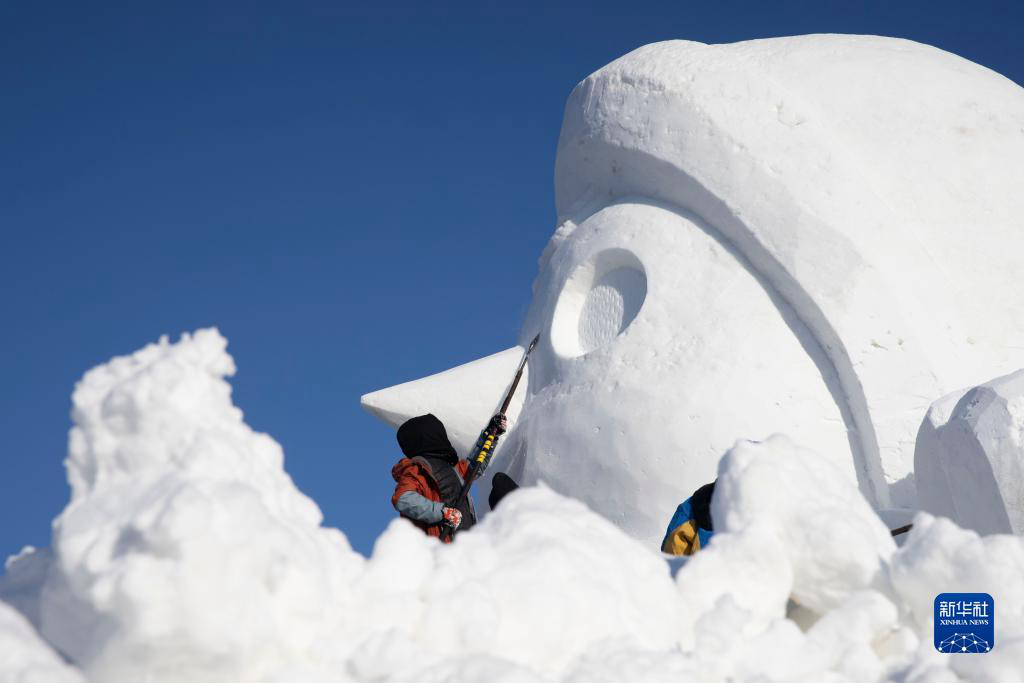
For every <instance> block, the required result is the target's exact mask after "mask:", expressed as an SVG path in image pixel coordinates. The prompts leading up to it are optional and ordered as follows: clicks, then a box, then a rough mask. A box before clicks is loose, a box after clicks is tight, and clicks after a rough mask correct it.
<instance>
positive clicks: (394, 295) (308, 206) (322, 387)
mask: <svg viewBox="0 0 1024 683" xmlns="http://www.w3.org/2000/svg"><path fill="white" fill-rule="evenodd" d="M87 5H88V6H87ZM1022 25H1024V9H1022V5H1021V4H1020V3H1015V2H977V1H975V2H957V3H942V2H916V1H915V2H898V3H895V2H860V3H824V2H781V3H761V2H748V3H737V2H717V3H686V2H647V3H645V2H628V3H627V2H600V1H599V2H586V3H583V2H579V3H576V2H559V3H551V2H545V3H540V2H537V3H533V2H519V3H496V2H473V3H469V2H465V3H463V2H457V3H456V2H452V3H425V2H409V3H402V2H398V3H366V4H365V5H361V6H359V5H349V4H346V3H341V2H301V1H296V2H289V3H262V2H246V3H241V2H210V3H196V2H176V3H159V4H158V3H127V2H125V3H118V2H106V3H72V2H52V3H38V2H28V1H25V2H17V1H15V2H6V3H3V4H0V98H2V100H0V101H2V107H0V292H2V294H0V330H2V331H0V378H2V382H0V444H2V452H0V457H2V463H3V468H2V475H0V555H6V554H9V553H14V552H16V551H17V550H18V549H20V548H21V546H22V545H25V544H33V545H46V544H47V543H48V539H49V524H50V520H51V519H52V518H53V517H54V516H55V515H56V514H57V513H58V512H59V511H60V510H61V509H62V508H63V506H64V504H65V503H66V501H67V497H68V489H67V485H66V483H65V479H64V471H63V467H62V460H63V457H64V454H65V451H66V440H67V430H68V428H69V426H70V421H69V417H68V412H69V407H70V400H69V396H70V392H71V389H72V387H73V385H74V383H75V382H76V381H77V380H78V379H79V378H80V377H81V375H82V373H83V372H85V371H86V370H87V369H89V368H90V367H92V366H94V365H96V364H98V363H101V362H104V361H106V360H108V359H109V358H110V357H112V356H114V355H120V354H124V353H128V352H131V351H133V350H135V349H137V348H139V347H141V346H143V345H144V344H146V343H148V342H150V341H154V340H156V339H157V338H158V337H159V336H160V335H162V334H170V335H172V336H173V337H175V338H176V337H177V336H178V335H179V334H180V333H181V332H183V331H187V330H194V329H196V328H200V327H206V326H211V325H215V326H217V327H219V328H220V330H221V331H222V332H223V333H224V334H225V335H226V336H227V337H228V338H229V340H230V347H229V350H230V351H231V353H232V354H233V355H234V357H235V360H236V362H237V364H238V367H239V372H238V374H237V375H236V377H235V378H234V380H233V385H234V388H235V391H234V397H235V402H236V403H237V404H238V405H239V406H240V407H241V408H242V409H243V410H244V411H245V415H246V419H247V421H248V422H249V423H250V424H251V425H252V426H253V427H254V428H256V429H258V430H261V431H265V432H268V433H270V434H271V435H272V436H273V437H274V438H275V439H277V440H278V441H279V442H281V444H282V445H283V446H284V448H285V454H286V467H287V469H288V471H289V472H290V474H291V475H292V477H293V478H294V479H295V481H296V483H297V484H298V485H299V487H300V488H301V489H302V490H303V491H305V492H306V493H307V494H309V495H310V496H312V497H313V498H314V499H315V500H316V501H317V503H318V504H319V505H320V507H321V509H322V510H323V512H324V516H325V520H326V523H327V524H330V525H332V526H337V527H340V528H341V529H342V530H344V531H345V532H346V534H347V535H348V536H349V538H350V540H351V541H352V543H353V545H354V546H355V547H356V548H357V549H359V550H360V551H362V552H368V551H369V550H370V548H371V546H372V543H373V539H374V538H375V537H376V535H377V534H378V533H379V532H380V530H381V529H383V527H384V526H385V525H386V524H387V523H388V521H389V520H390V519H391V518H392V517H393V516H394V512H393V510H392V509H391V507H390V501H389V496H390V493H391V489H392V485H393V482H392V481H391V478H390V467H391V465H392V464H393V462H394V461H395V460H396V459H397V457H398V455H399V453H398V450H397V447H396V446H395V442H394V436H393V434H392V432H391V430H390V429H389V428H387V427H386V426H385V425H383V424H381V423H378V422H376V421H375V420H374V419H372V418H371V417H369V416H368V415H366V414H365V413H363V412H362V410H361V409H360V408H359V396H360V395H361V394H363V393H365V392H367V391H370V390H373V389H377V388H381V387H384V386H389V385H392V384H396V383H398V382H402V381H406V380H409V379H414V378H416V377H420V376H423V375H425V374H429V373H432V372H437V371H440V370H443V369H446V368H448V367H451V366H453V365H456V364H459V363H462V362H466V361H469V360H472V359H474V358H477V357H479V356H482V355H486V354H488V353H492V352H494V351H497V350H500V349H504V348H507V347H508V346H510V345H512V344H513V343H514V341H515V337H516V332H517V331H518V328H519V323H520V322H521V320H522V317H523V315H524V314H525V311H526V307H527V305H528V303H529V296H530V283H531V281H532V278H533V276H534V274H535V267H536V259H537V256H538V255H539V254H540V251H541V249H542V248H543V246H544V244H545V243H546V241H547V239H548V237H549V235H550V233H551V231H552V229H553V227H554V226H553V221H554V199H553V181H552V178H553V173H552V171H553V165H554V157H555V145H556V142H557V139H558V131H559V126H560V123H561V115H562V108H563V105H564V103H565V98H566V97H567V96H568V94H569V91H570V90H571V89H572V87H573V86H574V85H575V84H576V83H577V82H578V81H579V80H581V79H582V78H584V77H585V76H587V74H589V73H590V72H592V71H594V70H595V69H597V68H599V67H601V66H602V65H604V64H606V63H607V62H609V61H611V60H613V59H614V58H616V57H618V56H620V55H622V54H624V53H626V52H628V51H630V50H632V49H634V48H636V47H638V46H640V45H643V44H645V43H649V42H653V41H657V40H665V39H670V38H686V39H691V40H698V41H702V42H732V41H737V40H745V39H751V38H761V37H770V36H779V35H793V34H801V33H818V32H836V33H874V34H881V35H891V36H900V37H905V38H910V39H913V40H918V41H921V42H926V43H930V44H933V45H936V46H938V47H941V48H943V49H946V50H949V51H952V52H955V53H957V54H960V55H962V56H964V57H967V58H969V59H971V60H973V61H976V62H979V63H981V64H983V65H985V66H988V67H990V68H992V69H994V70H996V71H999V72H1000V73H1002V74H1004V75H1006V76H1008V77H1010V78H1012V79H1013V80H1015V81H1017V82H1018V83H1022V82H1024V44H1022V43H1021V41H1020V37H1019V32H1020V26H1022Z"/></svg>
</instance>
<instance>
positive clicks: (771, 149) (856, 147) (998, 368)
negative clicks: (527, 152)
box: [375, 35, 1024, 543]
mask: <svg viewBox="0 0 1024 683" xmlns="http://www.w3.org/2000/svg"><path fill="white" fill-rule="evenodd" d="M1022 159H1024V89H1022V88H1021V87H1020V86H1019V85H1017V84H1016V83H1013V82H1012V81H1010V80H1008V79H1006V78H1004V77H1003V76H1000V75H999V74H997V73H994V72H992V71H990V70H989V69H986V68H984V67H982V66H979V65H977V64H974V63H971V62H969V61H967V60H965V59H962V58H961V57H958V56H956V55H952V54H949V53H947V52H943V51H942V50H938V49H936V48H933V47H929V46H926V45H921V44H918V43H914V42H910V41H906V40H900V39H894V38H883V37H877V36H850V35H812V36H800V37H792V38H772V39H766V40H755V41H748V42H740V43H733V44H728V45H705V44H701V43H696V42H688V41H667V42H662V43H655V44H652V45H646V46H644V47H641V48H639V49H637V50H635V51H633V52H631V53H629V54H627V55H625V56H623V57H621V58H619V59H617V60H615V61H614V62H612V63H611V64H608V65H607V66H605V67H603V68H601V69H599V70H598V71H596V72H595V73H593V74H592V75H590V76H589V77H587V78H586V79H585V80H584V81H583V82H581V83H580V84H579V85H578V86H576V88H575V89H574V90H573V92H572V94H571V96H570V97H569V100H568V102H567V104H566V107H565V116H564V119H563V123H562V130H561V136H560V139H559V145H558V156H557V161H556V167H555V188H556V204H557V212H558V218H557V223H558V225H557V228H556V230H555V232H554V235H553V236H552V238H551V240H550V242H549V244H548V246H547V248H546V249H545V250H544V253H543V254H542V255H541V258H540V265H539V272H538V275H537V279H536V280H535V284H534V289H533V301H532V304H531V308H530V312H529V314H528V316H527V319H526V321H525V322H524V324H523V327H522V330H521V333H520V338H519V341H520V343H521V344H525V343H527V342H528V341H529V340H530V339H532V338H533V336H534V335H535V334H537V333H538V332H539V333H541V338H540V343H539V345H538V348H537V350H536V351H535V352H534V356H533V357H532V358H531V362H530V377H529V386H528V391H527V395H526V396H525V400H524V405H523V410H522V414H521V416H520V419H519V420H518V422H517V423H516V424H515V425H514V427H513V429H512V431H511V432H510V433H509V434H508V435H507V436H506V438H505V440H504V445H503V446H502V447H501V450H500V451H499V452H498V454H497V456H496V460H495V466H496V467H502V468H506V469H508V470H509V471H511V472H513V473H514V474H516V475H519V476H520V477H521V479H522V481H524V482H526V483H533V482H537V481H545V482H547V483H548V484H550V485H551V487H552V488H554V489H555V490H556V491H559V492H560V493H563V494H566V495H570V496H572V497H575V498H578V499H580V500H583V501H585V502H587V503H588V504H590V505H591V506H592V507H593V508H594V509H598V510H602V511H607V514H609V515H610V516H611V518H612V520H613V521H614V522H616V523H617V524H618V525H620V527H621V528H623V529H625V530H626V531H627V532H628V533H630V534H631V535H633V536H634V537H635V538H638V539H641V540H644V541H645V542H651V543H653V542H655V541H656V539H657V538H658V537H659V536H660V534H661V533H662V531H663V528H662V527H663V524H664V520H663V519H662V517H663V512H662V511H663V510H664V509H665V508H666V507H668V506H671V505H673V504H674V501H677V500H678V499H679V498H681V497H683V496H685V495H688V494H689V493H690V492H692V491H693V490H694V489H695V488H697V487H698V486H699V485H701V484H703V483H705V482H706V481H708V479H709V478H710V477H711V476H712V475H713V474H714V471H715V465H716V463H717V461H718V458H719V457H720V455H721V454H722V453H723V452H724V451H725V450H726V449H728V448H729V447H730V446H731V445H732V443H733V442H734V441H735V440H736V439H737V438H745V439H755V440H759V439H764V438H766V437H767V436H768V435H770V434H771V433H773V432H782V433H786V434H793V435H794V436H796V437H798V438H799V440H800V442H801V443H802V444H805V445H806V446H808V447H810V448H812V449H813V450H815V451H817V452H819V453H821V455H822V457H827V458H830V459H831V460H832V461H833V462H834V463H835V464H836V465H837V466H838V467H839V468H840V469H841V470H842V471H843V472H844V475H845V476H847V478H848V479H849V480H850V481H856V482H857V483H858V485H859V487H860V489H861V491H862V492H863V493H864V495H865V496H866V497H867V498H868V500H869V501H870V502H871V503H872V504H873V505H874V506H875V507H876V508H877V509H884V508H887V507H890V506H893V507H908V508H912V507H914V506H915V505H916V502H915V501H916V496H915V493H916V492H915V486H914V479H913V471H912V470H913V454H914V443H915V437H916V433H917V429H918V427H919V425H920V423H921V419H922V417H923V415H924V414H925V413H926V412H927V410H928V407H929V405H930V404H931V402H932V401H934V400H935V399H937V398H939V397H941V396H943V395H945V394H947V393H949V392H950V391H954V390H956V389H958V388H961V387H967V386H976V385H977V384H978V383H979V382H983V381H986V380H988V379H989V378H992V377H997V376H1000V375H1003V374H1006V373H1007V372H1012V371H1014V370H1017V369H1019V368H1021V367H1024V345H1022V343H1021V340H1022V339H1024V287H1020V286H1019V282H1018V280H1019V272H1020V268H1019V263H1020V260H1021V254H1024V192H1021V188H1022V187H1024V163H1022V162H1021V160H1022ZM640 298H643V301H642V302H641V304H640V307H639V310H638V311H635V317H634V316H633V315H632V314H633V313H634V311H633V310H632V308H631V306H635V303H636V301H637V300H638V299H640ZM627 313H628V315H627ZM447 378H448V376H447V375H442V376H440V377H437V378H435V380H436V382H437V387H438V391H437V392H435V393H434V396H435V401H436V403H437V405H438V406H439V408H438V410H441V409H442V408H443V407H444V406H446V405H447V402H446V400H445V399H444V398H443V396H444V395H445V392H444V389H443V387H444V386H446V385H447V384H446V382H447ZM426 381H427V382H428V384H417V385H416V387H417V391H420V392H428V390H429V382H430V381H431V380H426ZM492 384H493V383H492ZM407 390H408V387H399V388H395V389H394V390H393V391H392V394H391V396H390V398H389V395H388V391H387V390H385V391H381V392H377V393H376V394H375V403H376V406H377V409H378V414H379V411H380V409H381V408H382V407H384V406H387V405H389V404H393V405H394V406H395V407H396V410H395V411H394V412H393V414H392V415H391V416H390V419H391V420H392V421H393V422H400V421H401V420H402V419H404V418H405V417H409V416H410V415H409V414H403V413H402V411H401V409H400V407H401V406H402V405H403V403H404V401H403V394H404V392H406V391H407ZM497 391H498V389H497V388H495V392H497ZM455 395H458V392H455ZM453 400H454V399H453ZM455 412H458V410H457V409H455Z"/></svg>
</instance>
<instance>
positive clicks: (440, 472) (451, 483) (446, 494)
mask: <svg viewBox="0 0 1024 683" xmlns="http://www.w3.org/2000/svg"><path fill="white" fill-rule="evenodd" d="M412 460H413V461H414V462H418V463H419V464H421V465H423V466H424V467H425V468H426V469H427V471H428V472H429V473H430V477H431V479H433V480H434V484H435V485H436V486H437V490H438V491H439V492H440V493H441V502H442V503H444V506H445V507H450V508H451V507H453V508H456V509H457V510H458V511H459V512H461V513H462V524H460V525H459V531H465V530H466V529H469V528H470V527H471V526H473V525H474V524H476V511H475V510H474V509H473V501H472V500H471V499H470V497H469V496H468V495H467V496H466V497H465V498H464V499H463V500H462V502H461V503H460V504H459V505H456V504H455V501H456V499H458V497H459V493H460V492H461V491H462V484H463V480H462V477H461V476H459V473H458V471H456V469H455V466H454V465H452V464H451V463H448V462H446V461H444V460H443V459H441V458H432V457H424V456H421V455H418V456H416V457H415V458H412Z"/></svg>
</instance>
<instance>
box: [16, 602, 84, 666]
mask: <svg viewBox="0 0 1024 683" xmlns="http://www.w3.org/2000/svg"><path fill="white" fill-rule="evenodd" d="M0 683H85V679H84V678H82V676H81V675H80V674H79V673H78V672H77V671H75V670H74V669H72V668H71V667H69V666H67V665H66V664H64V662H62V661H61V660H60V657H58V656H57V654H56V653H54V651H53V650H52V649H51V648H50V646H49V645H47V644H46V643H44V642H43V640H42V639H41V638H40V637H39V635H38V634H36V632H35V630H34V629H33V628H32V625H31V624H29V623H28V621H27V620H26V619H25V617H23V616H22V615H20V614H18V613H17V612H16V611H15V610H14V608H12V607H11V606H9V605H6V604H4V603H2V602H0Z"/></svg>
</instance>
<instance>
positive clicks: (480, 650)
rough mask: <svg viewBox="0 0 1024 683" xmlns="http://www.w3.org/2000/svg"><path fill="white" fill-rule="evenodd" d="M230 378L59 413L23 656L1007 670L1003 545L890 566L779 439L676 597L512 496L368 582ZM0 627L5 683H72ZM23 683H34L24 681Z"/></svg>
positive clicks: (877, 671) (296, 668) (444, 668)
mask: <svg viewBox="0 0 1024 683" xmlns="http://www.w3.org/2000/svg"><path fill="white" fill-rule="evenodd" d="M233 369H234V365H233V363H232V361H231V358H230V356H228V354H227V353H226V350H225V341H224V339H223V338H222V337H221V336H220V335H219V334H218V333H217V332H216V331H214V330H203V331H199V332H197V333H195V334H194V335H192V336H189V335H185V336H184V337H183V338H182V340H181V341H179V342H178V343H176V344H170V343H168V341H167V340H166V339H164V340H161V341H160V343H158V344H154V345H151V346H148V347H146V348H145V349H143V350H141V351H139V352H137V353H136V354H134V355H132V356H128V357H122V358H116V359H114V360H113V361H111V362H110V363H108V364H106V365H104V366H101V367H99V368H97V369H95V370H92V371H91V372H89V373H87V375H86V376H85V378H84V379H83V380H82V382H81V383H80V384H79V386H78V387H77V389H76V391H75V394H74V412H73V415H74V420H75V426H74V429H73V432H72V437H71V446H70V453H69V457H68V474H69V478H70V480H71V482H72V500H71V502H70V503H69V504H68V507H67V508H66V509H65V510H64V512H63V513H62V514H61V515H60V517H59V518H58V520H57V525H56V527H55V531H54V539H53V541H54V545H53V548H52V555H51V554H50V552H48V551H32V550H31V549H27V550H26V551H23V552H22V553H21V554H20V555H19V556H18V557H17V558H15V559H14V560H12V561H11V563H10V564H9V567H8V576H6V577H4V579H3V580H2V581H0V598H3V599H4V600H5V601H8V602H11V603H13V604H15V605H17V606H18V608H19V609H22V610H26V611H29V612H32V611H33V610H35V609H36V605H38V607H39V612H38V616H32V615H31V614H30V617H31V618H33V619H38V621H39V627H40V632H41V633H42V635H43V636H44V637H45V639H46V640H47V641H49V643H50V644H52V645H53V646H55V647H56V648H58V649H59V650H61V651H62V652H63V653H64V654H65V655H66V656H68V657H69V658H70V660H71V661H72V662H73V663H74V664H75V665H76V666H77V667H78V668H79V669H80V670H81V671H82V672H83V673H84V675H85V676H86V677H87V678H88V680H90V681H94V682H95V683H138V681H147V682H148V683H165V682H166V683H171V682H174V683H200V682H207V681H223V682H227V681H230V682H231V683H248V682H253V683H256V682H260V683H271V682H272V683H314V682H316V683H321V682H323V683H327V682H332V683H333V682H338V683H341V682H353V681H357V682H360V683H362V682H365V683H370V682H371V681H373V682H377V681H391V682H396V683H399V682H401V683H423V682H433V681H436V682H438V683H441V682H451V683H455V682H457V681H458V682H464V681H503V682H505V683H541V682H553V681H568V682H572V683H594V682H595V681H596V682H601V681H607V682H609V683H612V682H616V683H617V682H619V681H627V680H628V681H651V682H660V681H665V682H666V683H667V682H668V681H679V680H703V681H726V680H730V681H795V680H804V681H856V682H857V683H860V682H863V681H881V680H896V681H908V682H909V681H913V682H914V683H921V682H923V681H927V682H930V683H945V682H946V681H953V680H957V679H958V678H962V679H964V680H968V679H970V680H1007V681H1011V680H1020V679H1019V678H1014V676H1015V675H1017V674H1014V673H1012V672H1019V671H1024V574H1022V572H1021V571H1020V567H1021V566H1024V543H1022V541H1021V539H1020V538H1018V537H1014V536H1009V535H1005V536H990V537H986V538H983V539H982V538H979V537H978V536H977V535H976V534H974V533H973V532H969V531H963V530H961V529H959V528H958V527H956V526H955V525H953V524H952V523H951V522H948V521H946V520H937V519H933V518H931V517H929V516H928V515H926V514H922V515H919V516H918V517H917V519H916V520H915V529H914V531H913V532H912V533H911V536H910V538H909V539H908V540H907V542H906V543H905V545H904V546H903V547H902V548H901V549H898V550H897V549H896V548H895V546H894V544H893V542H892V539H891V538H890V537H889V535H888V533H887V531H886V529H885V527H884V526H883V525H882V523H881V522H880V521H879V519H878V518H877V516H876V515H875V514H874V512H872V510H871V508H870V506H869V505H868V503H867V501H866V500H865V499H864V498H863V497H862V496H861V495H860V494H859V492H858V491H857V489H856V488H855V486H854V485H853V484H851V483H850V482H849V481H848V479H847V478H846V476H845V475H844V474H843V472H842V471H841V470H840V469H839V468H838V467H836V466H835V464H834V463H832V462H831V461H830V460H828V459H825V458H822V457H821V456H819V455H817V454H815V453H813V452H811V451H808V450H805V449H803V448H801V447H798V446H796V445H795V444H794V443H792V442H791V441H790V440H789V439H788V438H786V437H783V436H773V437H771V438H770V439H768V440H766V441H765V442H763V443H752V442H740V443H738V444H737V445H736V446H735V447H734V448H732V449H731V450H729V452H727V453H726V454H725V456H724V457H723V458H722V460H721V462H720V465H719V488H718V489H717V492H716V496H715V500H714V510H713V513H714V515H715V518H716V520H718V522H717V523H718V525H719V528H720V529H721V531H720V532H719V533H718V534H717V535H716V537H715V539H714V540H713V542H712V543H711V544H710V545H709V546H708V547H707V548H705V549H704V550H702V551H701V552H700V553H699V554H698V555H697V556H695V557H694V558H692V559H691V560H690V561H688V562H687V563H685V564H684V565H683V566H682V567H681V568H680V569H679V571H678V572H677V573H676V576H675V577H674V578H673V577H672V576H671V575H670V573H669V570H668V567H667V565H666V563H665V561H664V559H663V558H662V557H661V556H660V554H658V553H656V552H655V551H654V548H652V547H651V546H645V545H643V544H641V543H640V542H638V541H636V540H634V539H632V538H630V537H629V536H627V535H626V534H625V533H623V532H622V531H621V530H620V529H618V528H617V527H616V526H615V525H614V524H612V523H611V522H609V521H608V520H606V519H605V518H604V517H602V516H600V515H598V514H595V513H593V512H591V511H590V510H588V509H587V508H586V506H584V505H583V504H582V503H580V502H579V501H575V500H572V499H569V498H565V497H562V496H560V495H558V494H556V493H555V492H553V491H552V490H550V489H548V488H547V487H544V486H539V487H530V488H525V489H522V490H520V491H518V492H516V493H513V494H512V495H510V496H509V497H508V498H507V499H506V500H505V501H504V502H503V503H502V506H501V508H500V509H499V510H498V511H496V512H494V513H492V514H490V515H488V516H487V517H485V518H484V520H483V521H482V523H481V524H479V525H478V526H477V527H476V528H474V530H473V531H471V532H468V533H466V534H464V535H461V536H460V537H459V539H458V541H457V542H456V543H455V544H454V545H452V546H442V545H441V544H440V543H438V542H437V541H435V540H433V539H430V538H428V537H426V536H425V535H423V534H422V533H421V532H420V531H418V530H417V529H415V528H414V527H413V526H412V525H410V524H409V523H407V522H406V521H404V520H397V519H396V520H395V522H393V523H392V524H391V525H390V526H389V527H388V529H387V530H386V531H385V533H384V534H383V535H382V536H381V537H380V539H379V540H378V541H377V544H376V546H375V548H374V552H373V555H372V556H371V557H370V558H369V559H368V560H367V559H364V558H362V557H361V556H360V555H358V554H356V553H355V552H353V551H352V550H351V549H350V548H349V546H348V545H347V543H346V541H345V539H344V537H343V535H342V534H341V533H340V532H339V531H337V530H332V529H325V528H322V527H320V526H319V524H320V515H319V513H318V511H317V508H316V506H315V505H314V504H313V503H312V501H310V500H309V499H307V498H306V497H304V496H303V495H302V494H301V493H299V492H298V491H297V490H296V489H295V487H294V485H293V484H292V482H291V481H290V479H289V478H288V476H287V475H286V474H285V473H284V471H283V469H282V458H281V451H280V448H279V447H278V446H277V445H276V444H275V443H274V442H273V441H272V440H271V439H270V437H268V436H266V435H261V434H257V433H254V432H253V431H252V430H250V429H249V428H248V427H247V426H246V425H245V424H244V422H243V421H242V419H241V414H240V412H239V411H238V409H237V408H235V407H233V406H232V404H231V400H230V387H229V385H228V384H227V383H226V381H225V379H224V377H225V376H226V375H228V374H230V373H231V372H232V371H233ZM670 514H671V510H666V511H665V517H666V518H667V517H668V516H669V515H670ZM960 590H963V591H986V592H989V593H991V594H992V595H993V596H994V597H995V600H996V605H997V611H998V625H997V635H996V638H997V641H996V647H995V650H994V651H993V652H992V653H990V654H987V655H984V656H974V657H971V658H962V659H961V658H959V657H957V656H949V655H940V654H938V653H936V652H934V650H933V648H932V645H931V621H930V619H931V606H932V600H933V599H934V596H935V595H936V594H937V593H938V592H942V591H960ZM33 591H35V592H38V593H39V594H40V596H41V599H40V600H35V599H34V597H33V595H32V593H33ZM790 601H791V602H790ZM797 605H799V606H797ZM0 607H3V609H2V610H0V681H29V680H31V681H35V680H54V681H60V680H69V681H73V680H78V679H77V678H76V677H75V675H74V674H73V673H70V674H69V673H67V672H66V670H64V669H62V668H61V667H60V666H59V662H58V661H57V660H56V658H55V657H54V656H53V655H52V654H48V653H47V650H46V648H45V647H44V646H43V645H42V644H41V642H40V640H39V638H38V637H36V636H34V635H33V633H32V631H31V629H30V627H29V626H28V624H27V622H26V621H24V620H22V619H21V618H17V617H13V616H11V610H10V609H8V608H6V607H5V606H2V605H0ZM787 610H788V611H787ZM787 614H788V617H787ZM40 666H45V667H49V669H48V671H50V672H52V674H53V675H52V676H51V677H50V678H45V679H44V678H35V679H34V678H31V677H29V674H30V673H32V672H33V671H37V670H38V669H36V668H33V667H40ZM60 676H64V678H60ZM1000 676H1002V677H1001V678H1000ZM986 677H987V678H986Z"/></svg>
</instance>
